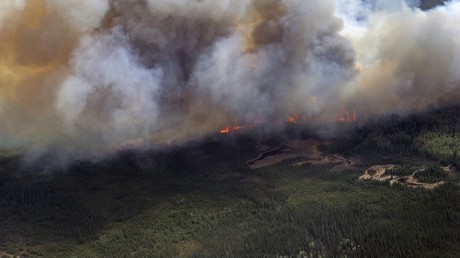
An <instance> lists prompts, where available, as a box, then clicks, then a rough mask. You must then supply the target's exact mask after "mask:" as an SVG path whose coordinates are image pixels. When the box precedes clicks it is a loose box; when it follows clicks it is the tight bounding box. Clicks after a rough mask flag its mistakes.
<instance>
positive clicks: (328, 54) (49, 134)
mask: <svg viewBox="0 0 460 258" xmlns="http://www.w3.org/2000/svg"><path fill="white" fill-rule="evenodd" d="M418 4H419V3H418V2H417V1H406V2H404V1H402V0H401V1H400V0H393V1H358V0H349V1H346V0H335V1H334V0H328V1H323V0H313V1H304V0H268V1H267V0H264V1H262V0H223V1H215V0H202V1H194V0H174V1H171V0H169V1H163V0H135V1H128V0H110V1H109V0H102V1H91V0H84V1H81V0H79V1H76V0H75V1H74V0H67V1H57V0H15V1H0V5H1V6H0V22H1V24H0V57H1V58H0V60H1V61H0V85H1V87H0V116H1V123H0V134H1V135H2V137H3V138H5V139H8V141H12V142H17V143H19V144H21V145H23V146H27V147H28V148H29V149H30V150H32V151H31V152H30V154H29V157H30V159H32V160H33V159H35V158H37V157H40V155H41V154H42V153H43V152H46V151H48V150H50V149H54V150H56V151H55V153H58V156H59V157H56V159H57V160H62V162H64V163H65V162H66V161H67V160H72V159H77V158H98V157H101V156H103V155H104V153H106V150H107V148H110V146H113V145H117V144H120V143H123V142H126V141H130V140H132V139H151V138H152V137H153V138H158V141H168V140H170V139H171V138H173V137H175V136H177V135H205V134H208V133H214V132H216V131H217V130H218V129H219V128H220V127H222V126H224V125H227V124H232V123H236V122H238V123H242V124H250V123H253V122H254V121H259V122H260V123H264V124H270V123H271V121H276V120H283V119H285V117H286V116H288V115H290V114H303V115H307V116H315V115H320V114H327V113H334V112H336V111H337V110H339V109H341V108H344V107H352V108H353V109H356V110H366V111H369V110H370V111H372V112H374V113H379V114H384V113H389V112H397V113H401V114H407V113H411V112H415V111H422V110H424V109H427V108H429V107H432V106H443V105H450V104H457V103H458V102H459V93H458V92H459V91H458V88H459V87H460V73H459V72H458V67H459V65H460V47H459V46H460V44H459V43H460V29H459V28H458V26H457V25H458V24H460V3H459V2H458V1H450V2H447V3H446V5H445V6H442V7H438V8H435V9H432V10H429V11H421V10H420V9H418V8H416V6H417V5H418Z"/></svg>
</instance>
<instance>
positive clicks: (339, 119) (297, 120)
mask: <svg viewBox="0 0 460 258" xmlns="http://www.w3.org/2000/svg"><path fill="white" fill-rule="evenodd" d="M357 121H358V115H357V113H356V111H354V110H347V109H344V110H341V111H340V112H337V113H336V114H335V115H329V116H320V115H317V116H306V115H299V114H293V115H289V116H287V117H286V120H285V122H286V123H288V124H307V123H309V122H320V123H329V122H330V123H340V124H342V123H355V122H357ZM259 125H260V120H256V121H254V122H253V123H252V124H245V125H239V124H235V125H227V126H226V127H224V128H222V129H220V130H219V132H220V133H221V134H230V133H233V132H235V131H239V130H241V129H245V128H255V127H258V126H259Z"/></svg>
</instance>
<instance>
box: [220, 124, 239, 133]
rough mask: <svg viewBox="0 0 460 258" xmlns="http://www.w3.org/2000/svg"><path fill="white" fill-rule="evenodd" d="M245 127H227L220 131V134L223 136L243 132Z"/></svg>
mask: <svg viewBox="0 0 460 258" xmlns="http://www.w3.org/2000/svg"><path fill="white" fill-rule="evenodd" d="M243 128H244V127H242V126H241V125H233V126H229V125H227V127H224V128H222V129H220V131H219V132H220V133H221V134H229V133H231V132H233V131H238V130H241V129H243Z"/></svg>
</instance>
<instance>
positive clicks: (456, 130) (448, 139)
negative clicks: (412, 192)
mask: <svg viewBox="0 0 460 258" xmlns="http://www.w3.org/2000/svg"><path fill="white" fill-rule="evenodd" d="M329 149H330V150H331V151H337V152H342V153H361V154H375V153H378V152H384V153H385V152H386V153H388V152H391V153H395V152H404V153H415V154H424V155H427V156H428V157H430V158H432V159H434V160H436V161H439V162H441V163H442V164H446V165H447V164H457V165H458V164H460V157H459V156H460V154H459V151H460V107H450V108H444V109H438V110H433V111H431V112H426V113H422V114H416V115H411V116H407V117H400V116H397V115H389V116H386V117H381V118H379V119H377V120H372V121H369V123H368V124H367V125H365V126H362V127H360V128H357V129H356V130H354V131H352V132H350V134H349V135H346V136H345V137H343V136H341V137H338V138H337V139H334V144H333V145H332V146H330V147H329Z"/></svg>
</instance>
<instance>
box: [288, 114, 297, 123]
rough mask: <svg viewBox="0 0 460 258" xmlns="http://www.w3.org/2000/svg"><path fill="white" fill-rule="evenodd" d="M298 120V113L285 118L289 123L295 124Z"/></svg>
mask: <svg viewBox="0 0 460 258" xmlns="http://www.w3.org/2000/svg"><path fill="white" fill-rule="evenodd" d="M298 121H299V115H291V116H288V118H287V122H288V123H290V124H297V122H298Z"/></svg>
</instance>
